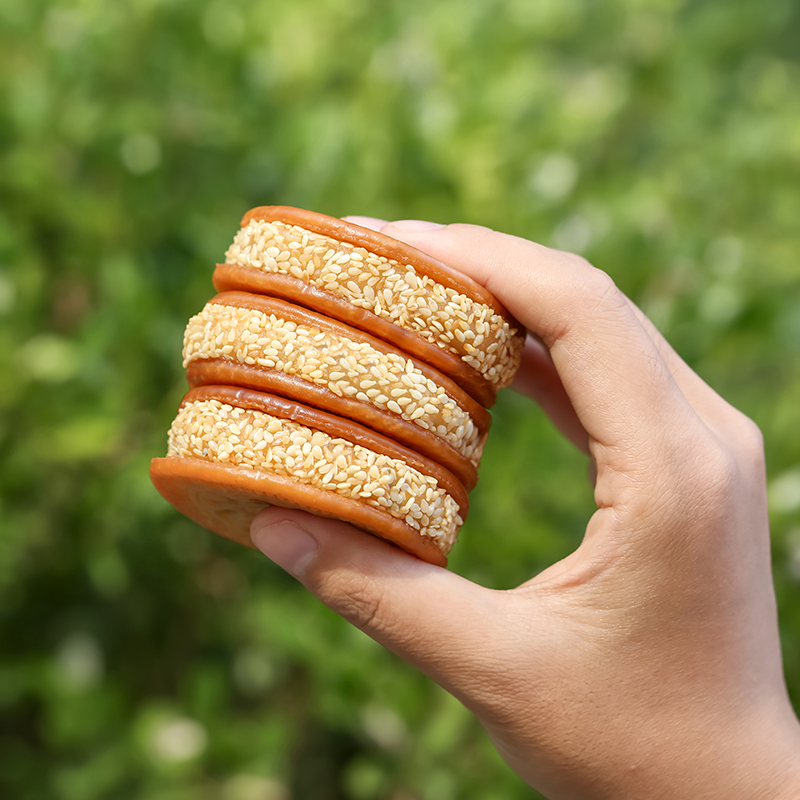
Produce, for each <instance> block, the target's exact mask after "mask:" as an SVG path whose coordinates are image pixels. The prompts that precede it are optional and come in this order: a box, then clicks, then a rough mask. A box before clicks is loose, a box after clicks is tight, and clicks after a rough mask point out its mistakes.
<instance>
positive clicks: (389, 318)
mask: <svg viewBox="0 0 800 800" xmlns="http://www.w3.org/2000/svg"><path fill="white" fill-rule="evenodd" d="M214 285H215V286H216V288H217V290H218V291H221V292H222V291H231V290H243V291H249V292H258V293H263V294H268V295H276V296H278V297H283V298H285V299H287V300H290V301H292V302H295V303H297V304H299V305H302V306H306V307H309V308H313V309H315V310H316V311H319V312H320V313H322V314H325V315H326V316H329V317H333V318H335V319H338V320H341V321H343V322H346V323H348V324H349V325H352V326H354V327H356V328H360V329H362V330H365V331H367V332H369V333H372V334H373V335H374V336H376V337H378V338H380V339H383V340H385V341H388V342H391V343H392V344H393V345H394V346H395V347H396V348H398V349H399V350H401V351H403V352H405V353H407V354H409V355H411V356H414V357H416V358H418V359H419V360H420V361H422V362H424V363H426V364H428V365H430V366H432V367H435V368H436V369H437V370H439V371H440V372H443V373H444V374H445V375H448V376H449V377H450V378H452V379H453V380H454V381H455V382H456V383H457V384H458V385H459V386H461V387H462V388H464V389H465V390H466V391H467V392H468V393H469V394H471V395H472V396H473V397H475V398H476V399H477V400H478V401H479V402H480V403H482V404H483V405H484V406H485V407H487V408H489V407H491V405H492V404H493V403H494V400H495V396H496V393H497V391H498V390H499V389H501V388H503V387H504V386H507V385H508V384H510V383H511V380H512V378H513V377H514V374H515V372H516V370H517V368H518V366H519V360H520V355H521V352H522V345H523V343H524V339H525V331H524V329H523V328H522V326H521V325H519V323H517V322H516V321H515V320H514V318H513V317H512V316H511V315H510V314H509V313H508V311H506V310H505V309H504V308H503V307H502V306H501V305H500V303H499V302H498V301H497V300H496V299H495V298H494V297H493V295H492V294H491V293H490V292H488V291H487V290H486V289H484V288H483V287H482V286H480V285H479V284H478V283H476V282H475V281H473V280H471V279H470V278H468V277H467V276H465V275H462V274H461V273H459V272H457V271H455V270H453V269H451V268H450V267H447V266H446V265H445V264H442V263H441V262H440V261H437V260H436V259H434V258H431V257H430V256H427V255H425V254H424V253H422V252H420V251H419V250H417V249H416V248H414V247H411V246H409V245H406V244H404V243H403V242H399V241H397V240H396V239H392V238H390V237H388V236H385V235H383V234H381V233H378V232H376V231H372V230H368V229H366V228H362V227H361V226H360V225H354V224H352V223H349V222H345V221H344V220H340V219H335V218H333V217H328V216H325V215H324V214H315V213H313V212H310V211H304V210H301V209H296V208H289V207H285V206H264V207H260V208H255V209H253V210H252V211H250V212H248V213H247V214H246V215H245V217H244V219H243V220H242V226H241V229H240V230H239V232H238V233H237V234H236V237H235V239H234V242H233V244H232V245H231V247H230V248H229V249H228V251H227V253H226V254H225V264H220V265H218V266H217V269H216V271H215V273H214Z"/></svg>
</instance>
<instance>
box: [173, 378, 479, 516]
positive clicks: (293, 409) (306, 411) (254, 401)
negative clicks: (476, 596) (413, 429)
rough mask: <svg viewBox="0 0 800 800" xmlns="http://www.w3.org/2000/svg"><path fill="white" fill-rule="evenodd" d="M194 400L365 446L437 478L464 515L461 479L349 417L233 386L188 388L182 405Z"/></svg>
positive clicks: (465, 512) (465, 508)
mask: <svg viewBox="0 0 800 800" xmlns="http://www.w3.org/2000/svg"><path fill="white" fill-rule="evenodd" d="M197 400H218V401H220V402H221V403H227V404H228V405H231V406H236V407H238V408H249V409H253V410H255V411H263V412H264V413H266V414H269V415H270V416H275V417H280V418H282V419H288V420H291V421H292V422H296V423H298V424H300V425H304V426H306V427H308V428H312V429H313V430H319V431H322V432H323V433H326V434H328V435H329V436H332V437H334V438H342V439H346V440H347V441H349V442H352V443H353V444H356V445H360V446H361V447H365V448H367V449H368V450H372V451H373V452H375V453H378V454H379V455H385V456H388V457H389V458H396V459H399V460H401V461H404V462H405V463H406V464H408V465H409V466H410V467H412V468H413V469H415V470H417V471H418V472H420V473H422V474H423V475H428V476H430V477H432V478H434V479H435V480H436V482H437V483H438V484H439V486H440V487H441V488H442V489H444V490H445V491H446V492H447V493H448V494H449V495H450V496H451V497H452V498H453V500H455V502H456V504H457V505H458V507H459V510H460V513H461V517H462V518H465V517H466V516H467V511H468V509H469V499H468V497H467V492H466V490H465V488H464V485H463V484H462V483H461V481H459V480H458V478H456V476H455V475H453V474H452V473H451V472H449V471H448V470H446V469H445V468H444V467H442V466H441V465H440V464H437V463H436V462H435V461H432V460H430V459H428V458H425V457H424V456H422V455H420V454H419V453H415V452H414V451H413V450H410V449H409V448H407V447H404V446H403V445H401V444H399V443H397V442H395V441H393V440H392V439H390V438H388V437H386V436H382V435H381V434H379V433H377V432H376V431H373V430H370V429H369V428H365V427H364V426H363V425H359V424H358V423H356V422H353V421H351V420H349V419H344V418H343V417H337V416H334V415H333V414H329V413H327V412H326V411H323V410H321V409H318V408H312V407H310V406H305V405H302V404H300V403H296V402H294V401H292V400H288V399H286V398H284V397H277V396H275V395H271V394H265V393H264V392H256V391H252V390H251V389H243V388H238V387H235V386H200V387H197V388H195V389H191V390H190V391H189V392H187V394H186V395H185V396H184V398H183V401H182V402H181V406H184V405H186V404H187V403H191V402H194V401H197Z"/></svg>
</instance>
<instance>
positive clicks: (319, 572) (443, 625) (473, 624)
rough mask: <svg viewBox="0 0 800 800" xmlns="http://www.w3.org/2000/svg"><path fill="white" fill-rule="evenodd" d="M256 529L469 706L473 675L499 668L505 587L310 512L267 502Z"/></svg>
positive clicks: (263, 545)
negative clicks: (487, 583)
mask: <svg viewBox="0 0 800 800" xmlns="http://www.w3.org/2000/svg"><path fill="white" fill-rule="evenodd" d="M250 535H251V538H252V540H253V544H254V545H255V546H256V547H257V548H258V549H259V550H261V552H262V553H264V555H266V556H267V557H268V558H270V559H271V560H273V561H274V562H275V563H277V564H278V565H279V566H281V567H282V568H283V569H285V570H286V571H287V572H289V573H290V574H291V575H293V576H294V577H296V578H297V579H298V580H300V581H301V582H302V583H303V584H304V585H305V586H306V588H308V589H309V591H311V592H312V594H314V595H315V596H316V597H317V598H319V599H320V600H321V601H322V602H323V603H324V604H325V605H327V606H328V607H329V608H331V609H333V610H334V611H336V612H337V613H339V614H341V616H343V617H344V618H345V619H346V620H348V621H349V622H351V623H352V624H354V625H355V626H357V627H358V628H360V629H361V630H363V631H364V632H365V633H366V634H368V635H369V636H371V637H372V638H373V639H375V640H376V641H378V642H380V643H381V644H383V645H384V646H385V647H387V648H389V649H390V650H392V651H393V652H395V653H396V654H397V655H399V656H400V657H401V658H403V659H405V660H406V661H408V662H409V663H411V664H413V665H414V666H415V667H417V668H418V669H420V670H421V671H422V672H424V673H426V674H427V675H428V676H429V677H431V678H433V679H434V680H435V681H437V683H439V684H441V685H442V686H444V688H446V689H448V690H449V691H451V692H452V693H454V694H456V696H459V697H460V698H461V699H462V700H465V702H466V703H467V705H470V703H469V702H468V698H469V697H470V695H473V694H474V692H473V689H474V688H475V687H473V686H471V685H470V684H471V682H472V681H471V677H470V676H472V679H475V680H477V679H478V677H477V676H480V675H481V674H485V672H484V670H486V669H496V661H497V658H498V653H497V651H496V649H495V648H496V647H497V646H498V643H497V642H495V639H496V636H497V631H498V619H500V618H501V617H502V616H503V615H502V614H501V612H500V608H499V606H500V605H501V604H500V603H499V602H498V601H499V600H500V598H501V597H502V596H503V593H501V592H495V591H493V590H490V589H485V588H484V587H481V586H478V585H476V584H474V583H471V582H470V581H468V580H466V579H465V578H462V577H460V576H458V575H456V574H455V573H453V572H449V571H448V570H446V569H444V568H442V567H437V566H434V565H432V564H428V563H426V562H424V561H421V560H419V559H418V558H416V557H414V556H412V555H409V554H408V553H406V552H404V551H403V550H400V549H399V548H397V547H394V546H393V545H390V544H388V543H387V542H384V541H383V540H381V539H378V538H377V537H375V536H372V535H370V534H368V533H364V532H362V531H359V530H358V529H356V528H355V527H353V526H351V525H348V524H347V523H344V522H341V521H339V520H331V519H326V518H322V517H317V516H313V515H311V514H308V513H306V512H303V511H295V510H289V509H284V508H277V507H271V508H267V509H265V510H264V511H262V512H260V513H259V514H258V515H257V516H256V517H255V519H254V520H253V523H252V525H251V528H250ZM501 627H502V626H501ZM465 698H466V699H465Z"/></svg>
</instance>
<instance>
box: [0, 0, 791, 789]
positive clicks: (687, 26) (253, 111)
mask: <svg viewBox="0 0 800 800" xmlns="http://www.w3.org/2000/svg"><path fill="white" fill-rule="evenodd" d="M798 42H800V5H798V3H797V2H795V0H770V2H768V3H765V2H763V1H762V0H606V1H605V2H602V3H600V2H594V1H593V0H436V2H430V0H386V1H385V2H379V1H378V0H375V1H374V2H369V0H291V1H290V2H289V1H288V0H284V1H283V2H278V1H277V0H194V1H192V0H128V1H127V2H112V0H106V1H105V2H103V0H61V1H60V2H59V1H57V0H52V1H49V0H1V2H0V796H2V797H7V798H10V799H11V798H14V800H39V799H40V798H41V799H42V800H49V799H50V798H56V799H57V800H101V799H102V800H105V799H106V798H114V799H116V798H119V800H128V799H131V800H132V799H133V798H147V800H183V798H186V800H189V798H191V800H198V798H199V799H200V800H203V799H204V798H209V799H210V798H221V799H222V800H289V798H291V800H328V798H330V799H331V800H333V799H334V798H335V799H339V798H346V799H347V800H351V799H352V800H371V798H381V799H383V798H389V799H390V800H451V799H452V800H456V798H467V799H471V798H475V799H476V800H477V799H478V798H480V800H494V799H497V800H500V799H501V798H502V800H513V799H514V798H530V797H534V796H536V795H535V794H534V793H532V792H531V790H529V789H528V788H527V787H525V786H523V785H522V783H521V782H520V781H519V780H518V779H517V778H516V777H515V776H514V775H513V774H512V773H511V772H510V771H509V770H508V769H507V768H506V767H505V766H504V765H503V764H502V762H501V761H500V760H499V758H498V757H497V756H496V755H495V753H494V751H493V750H492V749H491V747H490V746H489V744H488V743H487V741H486V740H485V737H484V736H483V733H482V731H481V729H480V727H479V726H478V725H477V724H476V723H475V722H474V721H473V719H472V718H471V717H470V715H469V714H468V713H467V712H465V711H464V710H463V709H462V708H461V707H460V706H459V704H458V703H456V702H455V701H453V700H452V699H450V698H449V697H448V696H447V695H445V694H444V693H443V692H442V691H441V690H440V689H439V688H438V687H436V686H435V685H433V684H431V683H430V682H429V681H427V680H425V679H424V678H422V677H421V676H419V675H418V674H416V673H415V672H414V671H413V670H412V669H411V668H409V667H407V666H406V665H404V664H403V663H401V662H399V661H398V660H397V659H396V658H394V657H393V656H391V655H389V654H387V653H386V652H384V651H383V650H382V649H381V648H380V647H378V646H377V645H375V644H374V643H373V642H371V640H369V639H367V638H366V637H364V636H363V635H361V634H359V633H358V632H356V631H354V630H352V629H351V628H349V627H348V626H347V625H346V624H345V623H343V622H341V621H340V620H339V619H338V618H337V617H335V615H333V614H332V613H331V612H329V611H327V610H326V609H324V608H323V607H321V606H320V605H319V604H318V603H317V602H316V601H315V600H313V599H312V598H311V597H309V596H308V595H307V594H306V593H305V592H304V591H303V590H302V589H301V588H300V587H298V586H297V585H296V584H295V583H294V582H293V581H292V580H291V579H289V578H288V577H286V576H285V575H284V574H283V573H282V572H281V571H280V570H278V569H277V568H275V567H273V566H272V565H271V564H269V563H268V562H267V561H266V560H265V559H263V558H262V557H261V556H260V555H259V554H257V553H251V552H248V551H246V550H245V549H244V548H240V547H238V546H236V545H233V544H231V543H230V542H227V541H223V540H221V539H218V538H216V537H214V536H213V535H211V534H209V533H207V532H205V531H203V530H200V529H199V528H197V527H196V526H195V525H193V524H192V523H190V522H189V521H187V520H185V519H183V518H181V517H180V516H178V514H177V513H176V512H174V511H173V510H172V509H171V508H170V507H169V506H167V504H166V503H165V502H164V501H162V500H161V498H160V497H159V496H158V495H157V494H156V493H155V491H154V490H153V489H152V488H151V486H150V483H149V481H148V477H147V468H148V462H149V459H150V458H151V457H153V456H156V455H161V454H163V452H164V449H165V442H166V430H167V428H168V426H169V423H170V421H171V419H172V417H173V415H174V413H175V410H176V408H177V404H178V402H179V400H180V397H181V396H182V393H183V391H184V377H183V372H182V369H181V365H180V347H181V337H182V331H183V327H184V325H185V322H186V320H187V319H188V317H189V316H190V315H191V314H193V313H196V312H197V311H198V310H199V309H200V308H201V307H202V305H203V304H204V302H205V301H206V300H207V299H208V298H209V297H210V296H211V295H212V292H213V289H212V287H211V272H212V269H213V265H214V264H215V262H216V261H217V260H219V259H220V258H221V257H222V254H223V253H224V251H225V249H226V247H227V246H228V244H229V242H230V241H231V239H232V237H233V234H234V232H235V230H236V229H237V227H238V222H239V219H240V217H241V215H242V214H243V212H244V211H245V210H247V209H248V208H249V207H251V206H254V205H260V204H269V203H280V204H289V205H298V206H302V207H306V208H311V209H314V210H318V211H323V212H327V213H329V214H333V215H344V214H349V213H360V214H368V215H374V216H383V217H387V218H402V217H422V218H432V219H435V220H438V221H443V222H447V221H468V222H476V223H480V224H484V225H489V226H493V227H496V228H499V229H502V230H505V231H508V232H512V233H515V234H519V235H522V236H525V237H528V238H532V239H535V240H538V241H540V242H543V243H545V244H550V245H554V246H557V247H559V248H563V249H569V250H575V251H578V252H580V253H583V254H584V255H586V256H587V257H588V258H590V259H591V260H592V261H593V262H594V263H595V264H597V265H598V266H600V267H602V268H603V269H605V270H606V271H608V272H610V273H611V274H612V275H613V276H614V278H615V279H616V280H617V282H618V283H619V285H620V286H621V287H622V288H623V289H624V290H625V291H626V292H628V293H629V294H630V295H631V296H632V297H633V298H634V299H635V300H637V301H638V302H639V303H641V304H642V305H643V306H644V307H645V309H646V310H647V311H648V313H649V314H650V315H651V316H652V317H653V318H654V320H655V321H656V323H657V324H658V325H659V326H660V327H661V329H662V330H663V331H664V332H665V334H666V335H667V337H668V338H669V339H670V340H671V341H672V342H673V343H674V345H675V346H676V347H677V349H678V350H679V352H680V353H681V354H682V355H683V356H684V357H685V358H686V359H687V360H688V361H689V363H690V364H691V365H692V366H693V367H694V368H695V369H697V370H698V371H699V372H700V373H701V375H703V377H705V378H706V379H707V380H708V381H709V382H710V383H711V384H712V385H713V386H714V387H715V388H717V390H718V391H720V392H721V393H722V394H723V395H724V396H726V397H727V398H728V399H730V400H731V401H732V402H733V403H734V404H736V405H738V406H739V407H740V408H742V409H743V410H744V411H745V412H747V413H748V414H749V415H751V416H752V417H753V418H754V419H755V420H756V421H757V422H758V423H759V424H760V426H761V427H762V429H763V431H764V434H765V437H766V443H767V450H768V459H769V478H770V502H771V513H772V522H773V532H774V560H775V577H776V583H777V590H778V595H779V604H780V615H781V625H782V633H783V637H784V654H785V661H786V671H787V678H788V682H789V685H790V689H791V692H792V696H793V698H794V701H795V703H798V702H800V260H799V259H800V224H799V223H800V93H799V92H798V87H800V62H798V57H799V56H800V48H798ZM585 469H586V464H585V462H584V459H583V457H582V456H580V455H578V454H576V453H574V452H573V451H572V450H571V449H570V447H569V446H567V445H566V444H565V443H563V442H562V441H561V440H560V439H559V437H558V436H557V435H556V434H555V432H554V431H553V429H552V428H551V426H550V425H549V423H548V422H547V421H546V420H545V419H544V418H543V415H542V414H541V413H540V412H539V411H538V410H537V408H535V407H534V406H533V405H532V404H530V403H529V402H527V401H526V400H524V399H523V398H521V397H519V396H517V395H514V394H513V393H511V392H508V393H506V396H504V397H502V398H501V400H500V402H499V403H498V405H497V408H496V413H495V426H494V430H493V436H492V437H491V441H490V444H489V447H488V449H487V452H486V456H485V460H484V464H483V467H482V478H481V483H480V485H479V487H478V489H477V490H476V491H475V492H474V494H473V508H472V512H471V515H470V519H469V521H468V523H467V525H466V526H465V528H464V530H463V533H462V537H461V542H460V543H459V545H458V547H457V548H456V551H455V554H454V556H453V558H452V567H453V569H455V570H456V571H458V572H460V573H462V574H464V575H466V576H468V577H470V578H472V579H474V580H476V581H479V582H481V583H484V584H486V585H490V586H494V587H498V588H501V587H509V586H513V585H515V584H516V583H518V582H520V581H522V580H524V579H525V578H527V577H529V576H530V575H531V574H533V573H535V572H536V571H537V570H540V569H541V568H543V567H544V566H545V565H547V564H549V563H551V562H552V561H554V560H555V559H558V558H560V557H561V556H563V555H565V554H566V553H568V552H569V551H570V550H571V549H572V548H574V547H575V545H576V543H577V542H578V541H579V540H580V537H581V534H582V530H583V527H584V525H585V523H586V520H587V518H588V516H589V515H590V514H591V511H592V499H591V492H590V489H589V485H588V483H587V482H586V480H585Z"/></svg>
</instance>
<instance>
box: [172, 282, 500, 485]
mask: <svg viewBox="0 0 800 800" xmlns="http://www.w3.org/2000/svg"><path fill="white" fill-rule="evenodd" d="M183 358H184V367H185V368H186V371H187V377H188V379H189V384H190V386H201V385H205V384H232V385H235V386H242V387H248V388H252V389H257V390H260V391H266V392H270V393H275V394H280V395H283V396H285V397H288V398H291V399H293V400H296V401H297V402H300V403H304V404H307V405H312V406H315V407H317V408H321V409H323V410H327V411H329V412H331V413H333V414H337V415H339V416H343V417H346V418H348V419H351V420H354V421H356V422H359V423H361V424H363V425H365V426H367V427H371V428H373V429H374V430H376V431H378V432H380V433H383V434H384V435H387V436H389V437H390V438H392V439H394V440H396V441H397V442H399V443H400V444H403V445H405V446H406V447H409V448H411V449H412V450H415V451H416V452H419V453H421V454H422V455H424V456H426V457H428V458H431V459H432V460H434V461H438V462H440V463H441V464H442V465H443V466H445V467H446V468H447V469H448V470H450V471H451V472H453V473H454V474H455V475H456V477H458V479H459V480H460V481H461V482H462V483H463V484H464V486H465V487H466V489H467V491H470V490H471V489H472V488H473V487H474V486H475V484H476V482H477V479H478V473H477V467H478V463H479V461H480V456H481V453H482V451H483V445H484V443H485V441H486V435H487V433H488V430H489V425H490V423H491V416H490V415H489V412H488V411H486V409H485V408H483V407H482V406H481V405H480V404H479V403H478V402H477V401H475V400H474V399H473V398H472V397H471V396H470V395H468V394H467V393H466V392H464V391H463V389H461V388H460V387H459V386H457V385H456V384H455V383H454V382H453V381H452V380H451V379H450V378H447V377H445V376H444V375H442V374H441V373H439V372H437V371H436V370H434V369H433V368H431V367H429V366H427V365H426V364H424V363H421V362H418V361H416V360H414V359H412V358H409V357H406V356H404V355H401V354H400V353H398V352H397V351H396V350H395V349H394V348H392V347H391V346H390V345H389V344H387V343H386V342H383V341H381V340H379V339H376V338H375V337H373V336H371V335H369V334H367V333H365V332H363V331H360V330H358V329H355V328H351V327H349V326H347V325H344V324H342V323H340V322H337V321H335V320H332V319H330V318H328V317H325V316H322V315H320V314H317V313H316V312H314V311H310V310H308V309H304V308H301V307H299V306H296V305H293V304H290V303H288V302H286V301H284V300H280V299H277V298H272V297H265V296H259V295H253V294H249V293H245V292H226V293H223V294H219V295H217V297H215V298H214V299H213V300H211V302H209V303H208V304H207V305H206V307H205V308H204V309H203V310H202V312H201V313H199V314H197V315H196V316H195V317H193V318H192V319H191V320H190V321H189V324H188V326H187V328H186V335H185V338H184V350H183Z"/></svg>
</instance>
